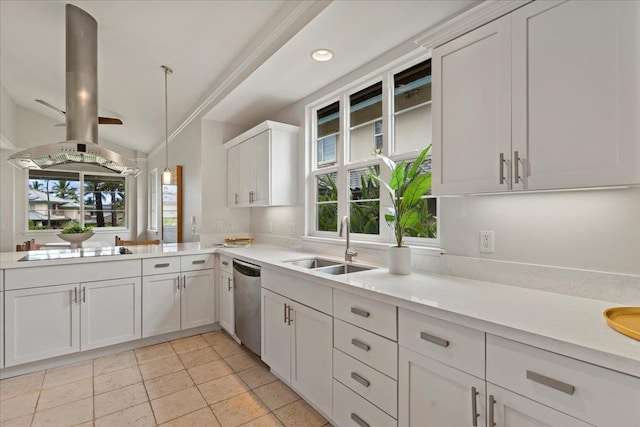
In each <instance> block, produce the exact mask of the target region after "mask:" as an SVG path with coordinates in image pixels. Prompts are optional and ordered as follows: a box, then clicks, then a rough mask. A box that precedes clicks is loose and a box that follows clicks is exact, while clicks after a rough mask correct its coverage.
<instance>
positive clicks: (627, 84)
mask: <svg viewBox="0 0 640 427" xmlns="http://www.w3.org/2000/svg"><path fill="white" fill-rule="evenodd" d="M512 25H513V27H512V34H513V44H512V49H513V50H512V52H513V56H512V60H513V141H512V143H513V150H514V151H518V152H519V157H521V158H523V159H524V160H523V161H522V162H520V164H519V172H520V175H521V176H522V177H523V178H524V180H523V184H521V185H516V184H515V173H514V189H521V188H524V189H549V188H572V187H573V188H575V187H587V186H605V185H617V184H632V183H638V182H640V120H638V117H640V2H637V1H569V2H560V1H542V2H533V3H530V4H528V5H526V6H524V7H522V8H520V9H517V10H516V11H514V12H513V14H512ZM470 74H472V73H470ZM479 74H481V75H482V74H484V73H483V72H480V73H479ZM445 81H446V76H445ZM513 166H514V167H515V166H516V164H515V163H514V164H513ZM523 166H524V167H525V168H524V169H523Z"/></svg>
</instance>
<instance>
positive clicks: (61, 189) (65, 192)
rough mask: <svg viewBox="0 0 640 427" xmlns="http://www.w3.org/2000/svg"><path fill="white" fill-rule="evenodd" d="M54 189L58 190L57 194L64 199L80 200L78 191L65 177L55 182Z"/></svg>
mask: <svg viewBox="0 0 640 427" xmlns="http://www.w3.org/2000/svg"><path fill="white" fill-rule="evenodd" d="M53 191H55V192H56V195H57V196H58V197H60V198H62V199H71V200H75V201H78V193H77V192H76V189H75V188H73V187H72V186H71V182H70V181H67V180H65V179H61V180H59V181H58V182H57V183H55V184H53Z"/></svg>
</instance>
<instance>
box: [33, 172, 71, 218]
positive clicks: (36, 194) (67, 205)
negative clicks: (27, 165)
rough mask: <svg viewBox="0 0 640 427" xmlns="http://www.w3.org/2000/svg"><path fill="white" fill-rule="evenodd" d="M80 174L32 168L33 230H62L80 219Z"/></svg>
mask: <svg viewBox="0 0 640 427" xmlns="http://www.w3.org/2000/svg"><path fill="white" fill-rule="evenodd" d="M79 198H80V180H79V175H78V174H77V173H71V172H58V171H40V170H30V171H29V196H28V200H29V202H28V203H29V209H28V216H29V221H28V224H29V230H44V229H61V228H64V227H67V226H69V225H71V224H73V223H74V222H80V200H79Z"/></svg>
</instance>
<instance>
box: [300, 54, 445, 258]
mask: <svg viewBox="0 0 640 427" xmlns="http://www.w3.org/2000/svg"><path fill="white" fill-rule="evenodd" d="M430 58H431V55H430V54H426V55H425V54H424V53H420V54H417V55H413V56H412V57H410V58H409V59H407V58H404V59H403V60H401V61H396V62H395V63H393V64H391V65H388V66H386V67H382V68H380V69H378V70H376V71H374V72H372V73H370V74H368V75H367V76H365V77H363V78H360V79H357V80H355V81H353V82H352V83H351V84H349V85H347V86H344V87H342V88H341V89H339V90H336V91H333V92H332V93H330V94H329V95H327V96H325V97H323V98H321V99H319V100H317V101H315V102H313V103H310V104H307V106H306V114H305V116H306V130H307V137H308V141H311V144H306V149H307V150H308V152H310V155H308V156H307V164H306V165H305V167H306V170H307V171H308V173H307V186H306V189H307V191H306V192H305V193H306V194H305V195H306V200H307V203H306V209H305V210H306V213H307V214H306V215H305V222H306V224H305V225H306V226H305V229H306V235H307V236H309V237H319V238H328V239H333V240H337V239H338V231H336V232H329V231H319V230H317V217H316V216H317V209H316V201H317V194H316V192H317V189H316V185H315V182H316V176H317V175H322V174H326V173H330V172H337V174H338V179H337V183H338V230H339V229H340V224H339V223H340V221H341V219H342V218H343V217H344V216H345V215H347V216H349V214H350V203H351V201H350V190H349V172H350V171H351V170H354V169H361V168H364V167H368V166H372V165H379V167H380V172H381V176H382V178H383V179H384V180H385V181H387V182H388V180H389V178H390V172H389V170H388V168H387V167H386V166H385V165H384V164H383V163H382V161H381V160H380V159H379V158H377V157H375V156H371V157H369V158H366V159H358V160H355V161H351V159H350V146H349V144H350V132H351V129H350V113H351V104H350V97H351V95H352V94H354V93H357V92H358V91H360V90H362V89H365V88H367V87H369V86H371V85H374V84H376V83H378V82H382V117H381V119H376V120H382V154H383V155H385V156H387V157H389V158H390V159H392V160H393V161H395V162H398V161H402V160H404V161H413V160H415V159H416V158H417V157H418V155H419V154H420V151H421V149H415V150H411V151H407V152H403V153H396V152H395V141H394V139H395V128H394V126H395V114H394V109H395V107H394V75H395V74H397V73H399V72H402V71H404V70H406V69H408V68H411V67H413V66H414V65H417V64H419V63H421V62H424V61H426V60H428V59H430ZM336 101H339V102H340V128H339V132H338V137H337V139H336V151H337V152H336V162H335V163H333V164H331V165H329V166H323V165H318V164H317V159H316V155H317V145H316V144H317V142H316V141H317V112H318V110H319V109H322V108H324V107H326V106H328V105H330V104H332V103H334V102H336ZM425 105H426V103H425ZM376 120H374V121H372V122H375V121H376ZM374 132H375V124H374ZM372 147H375V136H374V137H373V138H372ZM424 198H433V199H436V200H437V202H436V218H437V225H436V227H437V228H436V236H437V237H436V238H435V239H433V238H426V237H408V236H405V237H404V238H403V240H404V241H405V243H406V244H409V245H411V246H424V247H439V246H440V241H441V221H440V205H441V203H440V200H439V199H440V198H439V197H436V196H430V195H429V196H425V197H424ZM388 206H391V199H390V196H389V194H388V193H387V191H385V190H384V188H381V189H380V215H379V222H380V233H379V234H377V235H369V234H360V233H352V234H351V235H352V237H353V238H355V240H358V241H362V242H372V243H394V242H395V237H394V234H393V230H392V229H391V227H389V226H388V225H386V224H387V223H386V221H385V220H384V214H383V212H384V210H385V209H386V207H388ZM382 224H385V225H382Z"/></svg>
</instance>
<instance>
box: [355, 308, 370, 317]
mask: <svg viewBox="0 0 640 427" xmlns="http://www.w3.org/2000/svg"><path fill="white" fill-rule="evenodd" d="M351 312H352V313H353V314H355V315H356V316H362V317H369V316H370V314H369V312H368V311H366V310H363V309H361V308H357V307H351Z"/></svg>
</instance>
